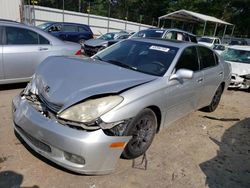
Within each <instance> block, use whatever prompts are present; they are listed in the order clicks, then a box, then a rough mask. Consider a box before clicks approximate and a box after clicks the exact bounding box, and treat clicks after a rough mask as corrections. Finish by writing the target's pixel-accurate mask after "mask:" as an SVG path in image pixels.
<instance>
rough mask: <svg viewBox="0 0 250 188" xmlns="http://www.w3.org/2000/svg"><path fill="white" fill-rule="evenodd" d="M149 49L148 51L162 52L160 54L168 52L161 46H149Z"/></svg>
mask: <svg viewBox="0 0 250 188" xmlns="http://www.w3.org/2000/svg"><path fill="white" fill-rule="evenodd" d="M149 49H150V50H158V51H162V52H168V51H169V50H170V49H169V48H164V47H161V46H150V47H149Z"/></svg>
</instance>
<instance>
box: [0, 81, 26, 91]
mask: <svg viewBox="0 0 250 188" xmlns="http://www.w3.org/2000/svg"><path fill="white" fill-rule="evenodd" d="M26 85H27V83H17V84H6V85H0V91H3V90H11V89H21V88H25V87H26Z"/></svg>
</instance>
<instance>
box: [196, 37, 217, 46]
mask: <svg viewBox="0 0 250 188" xmlns="http://www.w3.org/2000/svg"><path fill="white" fill-rule="evenodd" d="M198 43H199V44H203V45H205V46H208V47H210V48H213V47H214V45H216V44H221V40H220V39H219V38H218V37H201V38H200V39H199V40H198Z"/></svg>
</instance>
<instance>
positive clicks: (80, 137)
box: [13, 91, 131, 174]
mask: <svg viewBox="0 0 250 188" xmlns="http://www.w3.org/2000/svg"><path fill="white" fill-rule="evenodd" d="M34 93H35V92H34ZM34 93H31V92H28V93H27V91H24V92H22V93H21V94H20V95H19V96H16V97H15V98H14V99H13V120H14V128H15V131H16V132H17V134H18V135H20V136H21V137H22V139H23V140H24V141H25V142H26V143H27V144H28V145H29V146H30V147H31V148H32V149H33V150H35V151H36V152H38V153H39V154H41V155H42V156H44V157H46V158H47V159H49V160H51V161H53V162H55V163H57V164H59V165H60V166H63V167H64V168H66V169H69V170H71V171H74V172H78V173H82V174H107V173H110V172H112V171H113V170H114V169H115V165H116V163H117V160H118V159H119V157H120V155H121V153H122V152H123V149H124V147H125V146H126V143H127V142H128V141H129V140H130V138H131V137H130V136H122V135H123V134H122V132H123V130H124V128H125V127H126V125H127V123H129V121H130V120H124V121H119V122H114V123H109V124H107V123H105V122H103V121H102V120H101V119H100V118H99V119H97V120H96V121H95V122H94V124H92V125H91V126H90V125H87V124H79V123H73V122H69V121H63V120H61V119H59V118H58V116H57V113H56V111H57V110H58V108H59V106H57V105H54V104H52V103H49V102H48V101H46V100H45V99H44V98H43V97H42V96H41V95H39V94H34Z"/></svg>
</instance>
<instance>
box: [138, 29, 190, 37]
mask: <svg viewBox="0 0 250 188" xmlns="http://www.w3.org/2000/svg"><path fill="white" fill-rule="evenodd" d="M145 30H151V31H164V32H166V31H177V32H182V33H186V34H188V35H192V36H194V37H195V35H194V34H193V33H190V32H188V31H184V30H181V29H176V28H149V29H145ZM145 30H141V31H145Z"/></svg>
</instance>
